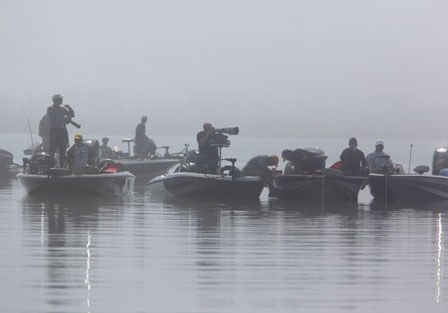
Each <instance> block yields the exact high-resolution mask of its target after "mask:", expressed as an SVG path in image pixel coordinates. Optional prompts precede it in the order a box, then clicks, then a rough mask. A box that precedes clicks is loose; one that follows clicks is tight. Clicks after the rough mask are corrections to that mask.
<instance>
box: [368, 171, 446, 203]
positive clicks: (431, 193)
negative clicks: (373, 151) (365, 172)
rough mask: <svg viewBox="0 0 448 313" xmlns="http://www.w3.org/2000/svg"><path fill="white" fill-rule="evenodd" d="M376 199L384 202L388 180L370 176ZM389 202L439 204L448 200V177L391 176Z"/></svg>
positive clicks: (388, 191)
mask: <svg viewBox="0 0 448 313" xmlns="http://www.w3.org/2000/svg"><path fill="white" fill-rule="evenodd" d="M367 180H368V183H369V186H370V192H371V194H372V196H373V197H374V198H375V199H377V200H378V199H381V200H384V199H385V196H386V178H385V177H384V175H382V174H370V175H369V176H368V178H367ZM387 186H388V189H387V200H388V201H397V202H437V201H445V200H448V177H445V176H437V175H389V176H388V177H387Z"/></svg>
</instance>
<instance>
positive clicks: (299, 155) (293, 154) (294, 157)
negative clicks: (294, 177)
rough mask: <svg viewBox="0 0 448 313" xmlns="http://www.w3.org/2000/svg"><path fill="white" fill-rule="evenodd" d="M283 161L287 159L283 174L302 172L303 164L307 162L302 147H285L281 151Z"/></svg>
mask: <svg viewBox="0 0 448 313" xmlns="http://www.w3.org/2000/svg"><path fill="white" fill-rule="evenodd" d="M282 158H283V161H285V160H287V161H289V162H288V163H287V164H286V166H285V170H284V171H283V174H303V173H304V171H305V170H304V169H305V164H306V162H307V159H308V156H307V154H306V153H305V152H304V151H303V150H302V149H295V150H294V151H292V150H289V149H286V150H283V151H282Z"/></svg>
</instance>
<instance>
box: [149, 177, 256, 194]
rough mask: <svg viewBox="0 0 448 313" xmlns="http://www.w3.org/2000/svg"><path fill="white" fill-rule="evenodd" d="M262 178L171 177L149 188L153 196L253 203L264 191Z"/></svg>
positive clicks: (154, 182) (155, 179)
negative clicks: (242, 200)
mask: <svg viewBox="0 0 448 313" xmlns="http://www.w3.org/2000/svg"><path fill="white" fill-rule="evenodd" d="M263 188H264V181H263V180H262V179H261V178H260V177H253V176H247V177H239V178H235V179H232V178H231V177H230V176H220V175H208V174H199V173H171V174H166V175H162V176H159V177H156V178H154V179H153V180H151V181H150V182H149V183H148V184H147V189H148V190H149V192H150V194H151V195H152V196H159V197H182V198H195V199H199V198H203V199H253V198H258V197H259V196H260V194H261V192H262V191H263Z"/></svg>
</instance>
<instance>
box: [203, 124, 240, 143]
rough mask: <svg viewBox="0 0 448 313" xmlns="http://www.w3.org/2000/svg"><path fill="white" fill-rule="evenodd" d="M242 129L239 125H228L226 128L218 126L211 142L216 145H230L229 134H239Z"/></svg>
mask: <svg viewBox="0 0 448 313" xmlns="http://www.w3.org/2000/svg"><path fill="white" fill-rule="evenodd" d="M239 132H240V129H239V128H238V127H226V128H216V129H215V133H214V134H213V135H212V136H211V137H210V144H211V145H212V146H215V147H229V146H230V140H228V139H227V138H228V136H226V135H224V134H228V135H238V134H239Z"/></svg>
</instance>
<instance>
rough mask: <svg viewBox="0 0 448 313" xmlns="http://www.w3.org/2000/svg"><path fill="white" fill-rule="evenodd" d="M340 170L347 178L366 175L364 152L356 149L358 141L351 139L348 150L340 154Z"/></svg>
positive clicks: (366, 166)
mask: <svg viewBox="0 0 448 313" xmlns="http://www.w3.org/2000/svg"><path fill="white" fill-rule="evenodd" d="M341 163H342V166H341V170H342V171H343V172H344V174H345V175H347V176H366V175H367V174H368V171H367V169H368V165H367V160H366V158H365V156H364V152H362V151H361V150H359V149H358V140H356V138H355V137H352V138H350V139H349V141H348V148H346V149H345V150H344V151H342V153H341Z"/></svg>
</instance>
